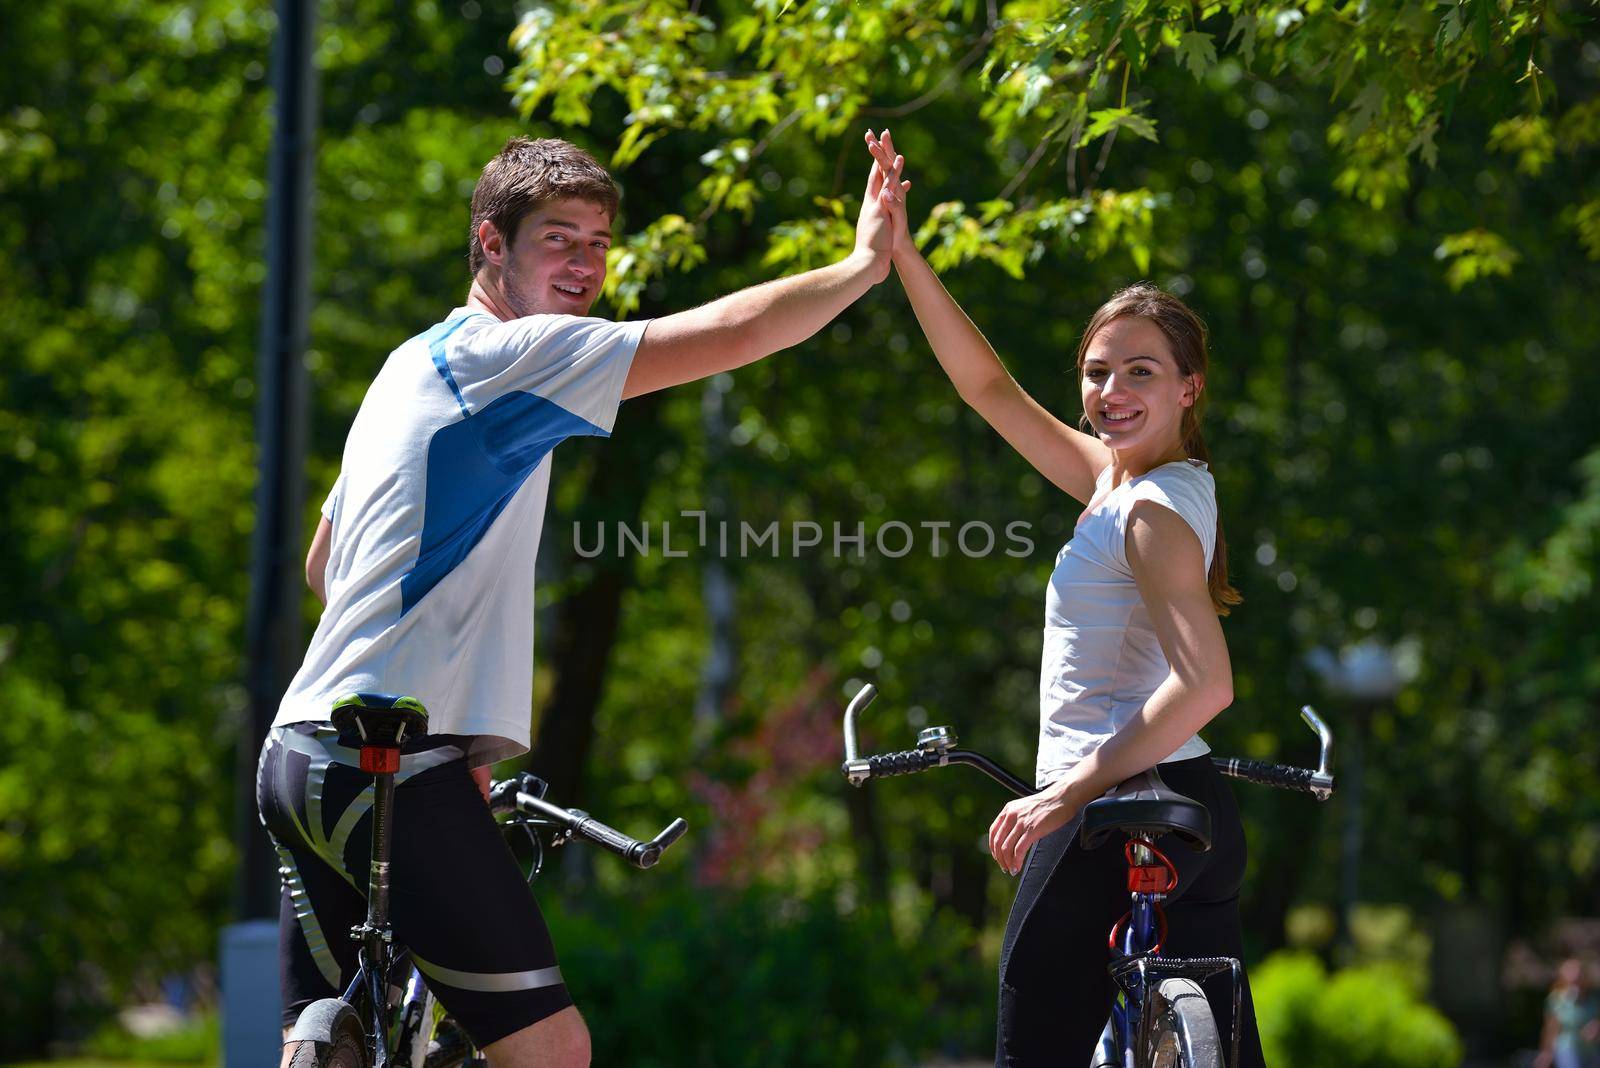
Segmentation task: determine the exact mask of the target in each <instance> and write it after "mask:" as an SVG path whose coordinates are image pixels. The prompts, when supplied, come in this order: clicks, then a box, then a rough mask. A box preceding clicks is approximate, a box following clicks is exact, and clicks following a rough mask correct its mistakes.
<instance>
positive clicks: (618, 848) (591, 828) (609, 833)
mask: <svg viewBox="0 0 1600 1068" xmlns="http://www.w3.org/2000/svg"><path fill="white" fill-rule="evenodd" d="M573 815H574V816H576V817H577V818H576V819H574V820H573V821H572V833H573V834H575V835H577V836H578V837H579V838H583V839H585V840H587V841H590V842H593V843H594V844H595V845H597V846H599V847H600V848H601V849H604V850H606V851H607V852H610V853H615V854H616V855H617V856H619V857H621V858H622V859H623V860H626V861H633V860H635V859H637V857H638V856H639V854H641V853H643V852H644V849H645V844H644V843H643V842H641V841H639V840H638V839H637V838H633V837H630V836H629V835H626V834H623V833H622V832H621V831H619V830H617V829H616V828H615V827H608V826H606V825H605V824H604V823H601V822H600V821H599V820H597V819H595V818H594V817H593V816H590V815H587V814H583V815H579V814H578V812H576V811H574V812H573Z"/></svg>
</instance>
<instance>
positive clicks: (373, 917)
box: [362, 739, 400, 931]
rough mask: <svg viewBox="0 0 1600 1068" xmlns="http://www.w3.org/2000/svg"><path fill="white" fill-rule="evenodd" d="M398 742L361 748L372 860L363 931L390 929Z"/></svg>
mask: <svg viewBox="0 0 1600 1068" xmlns="http://www.w3.org/2000/svg"><path fill="white" fill-rule="evenodd" d="M397 742H398V739H395V740H394V742H390V743H387V745H386V743H376V745H373V743H368V745H363V747H362V771H365V772H371V775H373V857H371V865H370V868H368V875H366V929H368V931H386V929H387V926H389V843H390V838H392V820H394V817H392V812H390V811H392V809H394V799H395V772H397V771H400V745H398V743H397Z"/></svg>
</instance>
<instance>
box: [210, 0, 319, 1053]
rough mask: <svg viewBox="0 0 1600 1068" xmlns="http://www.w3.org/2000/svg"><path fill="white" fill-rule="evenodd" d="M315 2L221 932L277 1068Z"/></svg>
mask: <svg viewBox="0 0 1600 1068" xmlns="http://www.w3.org/2000/svg"><path fill="white" fill-rule="evenodd" d="M314 10H315V9H314V8H313V6H312V2H311V0H278V39H277V42H276V43H275V45H274V47H273V57H272V84H273V92H274V96H275V98H276V99H275V106H274V112H275V115H276V118H277V123H276V126H275V128H274V129H273V133H272V156H271V159H270V160H269V162H268V164H267V176H268V186H269V200H268V202H267V241H266V253H267V284H266V289H265V291H264V293H263V294H262V301H261V348H260V350H259V352H258V354H257V358H256V450H257V464H258V467H259V473H258V476H257V481H256V500H255V506H256V525H255V533H254V536H253V537H252V539H251V546H250V556H251V572H250V615H249V623H248V630H247V633H246V642H247V648H246V657H247V667H246V671H247V680H246V681H247V685H248V688H249V696H250V715H249V718H248V719H247V720H246V722H245V723H244V725H243V729H242V730H241V731H240V734H239V754H238V755H239V762H238V774H237V776H236V782H237V792H236V793H235V798H236V801H235V820H236V821H237V822H236V828H237V830H236V832H235V833H236V841H237V842H238V843H239V874H238V881H237V883H236V885H235V893H234V901H235V903H236V912H237V918H238V919H239V920H240V921H241V922H238V923H235V924H233V925H231V926H230V927H228V928H226V929H225V930H224V931H223V932H222V946H221V950H222V967H221V980H222V1002H223V1004H222V1063H223V1068H276V1065H277V1064H278V1062H279V1043H280V1031H279V1026H280V1018H279V1017H280V1012H281V1008H280V1007H281V1004H282V1002H281V999H280V996H279V993H278V977H277V967H276V963H277V947H276V943H277V938H276V927H277V924H276V923H275V922H274V920H273V919H270V918H269V917H272V916H274V914H275V913H276V912H277V899H278V893H279V891H278V879H277V874H276V867H277V864H276V861H275V859H274V857H273V854H272V849H271V847H270V845H269V844H268V842H267V836H266V831H265V830H264V829H263V828H262V827H261V825H260V823H259V822H258V821H257V819H256V799H255V789H254V787H255V761H256V752H257V750H259V749H260V748H261V740H262V739H263V738H264V737H265V736H266V733H267V728H268V726H270V725H271V723H272V719H273V716H274V715H276V713H277V709H278V702H279V700H281V699H282V697H283V693H284V691H285V690H286V689H288V687H289V681H290V679H292V678H293V677H294V671H295V669H296V667H297V666H298V664H299V658H300V653H301V633H300V599H301V597H302V592H301V590H302V588H301V582H302V578H301V574H302V572H301V564H300V558H301V557H300V554H301V551H302V546H303V544H304V542H305V532H304V531H303V530H301V529H300V526H301V517H300V512H301V509H302V507H303V506H304V503H305V484H304V481H305V480H304V477H303V472H304V470H305V453H306V395H307V384H306V372H305V359H304V356H305V350H306V336H307V328H306V320H307V317H308V315H309V305H310V290H311V287H310V273H311V187H312V180H313V173H314V172H313V168H312V163H313V158H314V151H315V148H314V146H315V133H316V97H317V77H316V69H315V67H314V66H313V63H312V34H311V26H312V16H313V13H314Z"/></svg>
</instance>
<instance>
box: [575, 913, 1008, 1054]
mask: <svg viewBox="0 0 1600 1068" xmlns="http://www.w3.org/2000/svg"><path fill="white" fill-rule="evenodd" d="M548 915H549V919H550V926H551V928H552V933H553V934H554V936H555V940H556V944H557V945H558V946H560V947H561V954H562V957H561V968H562V972H563V974H564V975H565V977H566V979H567V983H568V985H569V986H570V987H571V989H572V992H573V996H574V998H575V999H576V1000H577V1002H578V1004H579V1005H580V1006H582V1008H583V1012H584V1015H585V1016H586V1017H587V1019H588V1021H589V1026H590V1032H591V1034H592V1036H593V1042H594V1063H596V1064H628V1065H633V1066H635V1068H653V1066H657V1065H666V1064H673V1065H685V1064H689V1065H716V1066H717V1068H738V1066H740V1065H761V1066H763V1068H764V1066H768V1065H775V1064H781V1065H784V1066H785V1068H804V1066H807V1065H818V1066H823V1065H826V1066H829V1068H833V1066H836V1065H841V1064H849V1065H861V1066H867V1065H879V1064H909V1063H916V1061H917V1060H918V1059H919V1058H925V1057H926V1056H927V1055H928V1054H930V1053H933V1052H935V1051H946V1050H950V1049H954V1048H957V1047H959V1046H970V1045H972V1043H973V1041H974V1036H978V1041H979V1042H980V1043H985V1044H986V1043H987V1042H989V1041H990V1040H991V1037H990V1036H992V1034H993V1020H992V1015H986V1014H992V1009H991V1006H992V1004H993V1001H994V997H993V993H992V991H991V990H990V989H989V987H988V986H987V985H985V986H984V987H983V988H982V989H972V990H959V991H956V992H954V993H952V987H953V986H959V985H961V984H960V983H959V982H957V983H952V981H951V977H952V976H959V975H963V974H970V975H974V976H981V977H983V978H984V979H987V976H988V970H987V969H986V968H985V967H983V966H982V965H981V964H980V963H979V962H978V961H977V960H976V959H975V958H976V953H977V951H976V950H975V949H973V948H972V946H973V944H974V941H975V940H974V939H973V938H972V937H971V932H970V931H966V930H965V929H963V930H961V931H957V930H956V928H957V927H958V926H959V925H958V924H955V923H953V922H952V923H949V924H941V925H938V926H936V927H935V928H934V933H933V934H931V935H929V936H925V937H921V938H918V939H917V940H916V943H915V945H914V946H907V947H904V948H902V947H901V946H900V945H899V944H898V943H897V940H896V939H895V937H894V935H893V933H892V932H891V930H890V927H889V924H888V922H887V920H886V918H885V914H884V913H883V912H882V911H881V910H878V909H875V908H874V909H869V908H857V909H854V910H850V911H844V910H841V909H840V908H839V907H837V904H836V901H835V899H834V896H833V895H831V894H825V893H824V894H816V895H812V896H809V897H807V898H803V899H796V898H794V897H792V896H786V895H782V894H779V893H777V892H775V891H772V890H766V889H760V888H752V889H746V890H739V891H733V890H724V889H705V888H696V887H688V886H682V887H678V888H674V889H670V890H669V889H652V890H651V892H650V893H649V894H641V895H638V896H637V897H635V898H630V899H628V900H626V901H621V900H601V901H596V900H594V899H593V898H592V897H591V898H590V899H588V900H587V901H586V902H585V908H584V911H582V912H577V911H569V910H566V909H563V908H561V907H560V906H559V905H557V904H555V903H554V902H552V903H551V907H550V909H549V912H548ZM941 991H943V992H944V994H945V996H946V997H948V998H950V999H951V1003H950V1004H947V1005H940V1004H939V1002H940V992H941Z"/></svg>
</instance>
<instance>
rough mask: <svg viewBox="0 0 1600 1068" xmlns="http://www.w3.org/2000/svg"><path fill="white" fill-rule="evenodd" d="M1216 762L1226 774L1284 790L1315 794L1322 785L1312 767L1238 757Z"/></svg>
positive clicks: (1219, 768)
mask: <svg viewBox="0 0 1600 1068" xmlns="http://www.w3.org/2000/svg"><path fill="white" fill-rule="evenodd" d="M1215 763H1216V765H1217V768H1218V770H1219V771H1221V772H1222V774H1224V775H1227V776H1230V777H1231V778H1235V779H1245V780H1247V781H1249V782H1254V783H1260V784H1261V785H1262V786H1276V787H1278V788H1279V789H1282V790H1298V791H1300V792H1301V793H1307V794H1314V793H1316V792H1317V788H1318V786H1319V785H1320V784H1318V783H1317V782H1316V781H1315V779H1316V775H1317V773H1316V772H1314V771H1312V770H1311V769H1310V768H1295V767H1290V766H1289V765H1287V764H1268V763H1267V762H1266V761H1263V760H1243V759H1240V758H1238V757H1229V758H1226V759H1220V758H1219V759H1217V760H1216V761H1215Z"/></svg>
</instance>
